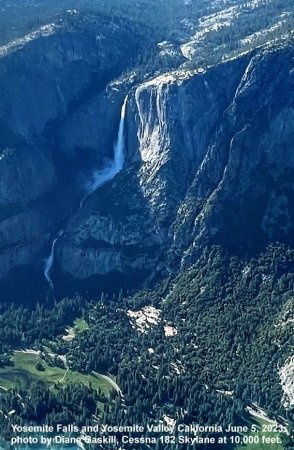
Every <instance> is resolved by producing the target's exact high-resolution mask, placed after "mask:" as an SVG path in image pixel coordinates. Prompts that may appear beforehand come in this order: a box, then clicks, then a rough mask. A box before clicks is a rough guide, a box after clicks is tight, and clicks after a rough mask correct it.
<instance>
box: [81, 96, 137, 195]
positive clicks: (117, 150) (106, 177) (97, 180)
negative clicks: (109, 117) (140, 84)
mask: <svg viewBox="0 0 294 450" xmlns="http://www.w3.org/2000/svg"><path fill="white" fill-rule="evenodd" d="M127 99H128V97H127V96H126V97H125V99H124V102H123V104H122V108H121V113H120V122H119V128H118V134H117V140H116V142H115V144H114V148H113V150H114V158H113V161H111V162H110V163H109V164H107V165H106V167H104V168H103V169H101V170H97V171H96V172H94V174H93V180H92V182H90V183H89V184H88V193H87V196H86V197H88V195H90V194H91V193H92V192H94V191H95V190H96V189H97V188H98V187H100V186H102V185H103V184H104V183H106V182H107V181H110V180H112V179H113V178H114V177H115V175H116V174H117V173H118V172H119V171H120V170H121V169H122V168H123V164H124V131H125V115H126V105H127ZM86 197H85V198H84V200H83V202H84V201H85V199H86Z"/></svg>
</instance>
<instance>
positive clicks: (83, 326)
mask: <svg viewBox="0 0 294 450" xmlns="http://www.w3.org/2000/svg"><path fill="white" fill-rule="evenodd" d="M88 328H89V325H88V324H87V322H86V321H85V320H84V319H76V320H75V321H74V330H75V332H76V333H82V332H83V331H86V330H88Z"/></svg>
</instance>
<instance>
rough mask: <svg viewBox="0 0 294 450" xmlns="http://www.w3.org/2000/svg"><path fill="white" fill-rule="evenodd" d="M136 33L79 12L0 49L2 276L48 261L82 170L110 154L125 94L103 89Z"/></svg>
mask: <svg viewBox="0 0 294 450" xmlns="http://www.w3.org/2000/svg"><path fill="white" fill-rule="evenodd" d="M134 32H136V30H134V29H133V28H132V27H131V26H130V25H129V24H128V23H127V22H126V21H123V20H120V21H119V20H118V21H117V23H116V24H115V23H112V24H110V23H109V21H108V20H107V18H101V17H92V16H82V15H79V14H77V15H76V16H74V17H73V16H72V15H71V16H70V17H68V18H66V17H63V19H62V20H61V18H59V19H58V18H57V19H56V22H55V23H54V24H49V25H46V26H43V27H41V28H40V29H39V30H37V31H34V32H33V33H31V34H28V35H26V36H24V37H23V38H20V39H17V40H16V41H13V42H10V43H9V44H8V45H6V46H3V47H0V92H1V94H0V229H1V231H0V253H1V268H0V277H2V276H4V275H6V274H8V273H9V270H10V269H12V268H14V267H17V266H24V265H28V264H33V265H36V266H42V264H43V258H44V256H45V254H46V253H47V252H48V251H49V246H50V241H51V239H52V236H54V234H55V233H56V232H57V230H58V227H59V226H60V223H62V222H63V221H64V220H65V219H66V217H67V215H68V214H70V213H71V212H72V211H73V210H74V208H75V207H76V206H75V205H76V204H77V203H78V198H79V196H80V195H81V194H80V190H81V186H80V185H79V183H81V182H82V180H83V178H82V177H79V174H80V172H81V170H85V171H87V170H89V167H91V168H92V170H93V168H94V167H96V166H98V167H99V164H100V165H101V164H102V163H103V160H104V158H105V157H111V156H112V155H111V153H112V142H113V139H114V136H115V133H116V129H115V128H116V126H115V127H114V128H113V129H112V127H111V126H110V124H111V123H115V124H116V123H117V122H118V120H119V103H120V102H119V100H120V94H118V99H117V98H116V93H115V92H112V91H110V92H109V93H106V92H105V87H106V85H107V84H108V83H109V81H110V80H112V78H113V77H114V76H115V74H119V73H120V72H121V71H122V70H123V69H124V68H125V67H126V66H127V65H128V64H129V60H130V58H132V57H133V55H134V54H135V53H136V52H137V51H138V49H139V48H140V37H138V39H137V40H136V41H132V43H131V44H130V33H132V35H133V34H134ZM108 121H109V122H108ZM106 128H107V129H108V132H106ZM81 161H82V162H83V163H81ZM60 191H62V192H63V195H60Z"/></svg>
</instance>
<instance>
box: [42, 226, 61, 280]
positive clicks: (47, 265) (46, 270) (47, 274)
mask: <svg viewBox="0 0 294 450" xmlns="http://www.w3.org/2000/svg"><path fill="white" fill-rule="evenodd" d="M62 235H63V230H60V231H59V233H58V235H57V236H56V238H55V239H54V241H53V242H52V246H51V252H50V255H49V256H48V258H47V259H46V260H45V267H44V275H45V278H46V280H47V281H48V283H49V284H50V287H51V288H52V289H54V286H53V283H52V280H51V278H50V272H51V269H52V266H53V264H54V254H55V245H56V242H57V241H58V239H59V238H60V237H61V236H62Z"/></svg>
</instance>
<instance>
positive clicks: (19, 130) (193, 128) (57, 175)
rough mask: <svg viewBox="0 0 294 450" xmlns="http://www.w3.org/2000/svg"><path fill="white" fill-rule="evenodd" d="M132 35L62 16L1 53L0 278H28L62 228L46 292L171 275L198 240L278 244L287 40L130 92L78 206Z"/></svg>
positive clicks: (289, 97) (292, 136)
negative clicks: (111, 171) (119, 142)
mask: <svg viewBox="0 0 294 450" xmlns="http://www.w3.org/2000/svg"><path fill="white" fill-rule="evenodd" d="M121 20H122V19H121ZM134 32H138V30H134V29H130V28H129V26H128V24H126V23H125V22H124V23H121V22H120V21H118V23H117V24H116V25H115V27H114V26H113V24H109V23H108V22H107V21H105V20H104V19H102V18H100V19H99V18H98V19H97V18H95V19H93V20H92V18H91V19H90V18H89V17H88V18H81V17H75V16H74V17H71V18H70V20H69V21H68V23H65V22H57V23H55V24H51V25H46V26H45V27H42V28H41V29H40V30H38V31H37V32H34V33H32V34H31V35H27V36H26V37H25V38H23V39H18V40H17V41H15V42H12V43H10V44H9V45H7V46H6V47H1V48H0V55H1V58H0V131H1V133H0V207H1V209H0V250H1V252H0V255H1V256H0V279H1V278H3V277H5V276H7V274H8V275H9V273H10V271H11V270H12V269H15V268H17V267H19V266H30V265H35V266H36V267H39V268H41V267H42V265H43V259H44V257H45V256H46V255H48V253H49V249H50V244H51V243H52V239H53V237H54V236H55V235H56V234H57V232H58V230H59V229H61V228H62V229H64V234H63V236H62V238H60V239H59V240H58V242H57V243H56V255H55V256H56V258H55V265H54V273H53V278H54V279H55V281H56V286H62V285H64V284H65V285H70V284H72V285H73V286H74V288H78V289H79V288H82V289H84V288H87V287H88V286H89V283H90V281H91V283H90V284H91V285H92V284H93V286H94V290H93V292H95V289H96V288H97V280H99V283H100V282H101V280H103V279H105V280H106V279H108V276H109V277H112V278H113V277H114V276H117V278H116V279H117V286H118V288H119V286H120V285H121V284H123V285H124V286H134V285H136V286H138V285H140V284H142V283H143V282H144V281H146V282H150V281H151V280H152V279H153V278H156V277H157V276H158V275H161V274H165V275H166V274H167V273H172V272H174V271H176V270H178V269H179V268H180V267H186V266H188V265H189V264H190V263H191V262H193V261H195V259H197V257H198V255H199V252H200V251H201V249H202V248H203V247H204V246H205V245H207V244H219V245H221V246H223V247H225V248H227V249H228V250H229V251H231V252H233V253H238V254H243V253H244V252H245V250H246V252H247V253H248V252H249V253H250V252H254V251H257V250H259V249H261V248H262V247H263V246H265V245H266V244H267V243H268V242H272V241H275V240H278V241H282V242H289V241H290V242H291V239H292V238H291V236H292V235H293V211H294V205H293V181H294V180H293V175H294V171H293V168H294V167H293V165H294V157H293V151H292V150H293V140H294V130H293V119H294V117H293V115H294V109H293V94H292V93H293V77H294V71H293V67H292V65H291V64H292V63H291V61H292V57H293V45H292V44H291V43H289V42H288V43H285V42H284V43H283V45H282V44H280V45H279V44H276V45H275V46H271V47H270V46H264V47H263V48H259V49H257V50H254V51H252V52H251V53H247V54H245V55H241V56H239V57H237V58H235V59H231V60H228V61H226V62H224V63H222V64H218V65H215V66H213V67H211V68H209V69H207V70H206V71H204V70H198V71H197V70H188V69H187V68H185V69H178V70H170V71H169V72H168V73H166V74H161V75H157V76H156V77H155V78H153V79H149V80H148V81H145V82H143V83H141V84H137V85H134V84H133V87H131V88H130V89H129V92H128V101H127V112H126V119H125V120H126V122H125V130H126V133H125V164H124V169H123V170H122V171H121V172H120V173H119V174H118V175H117V176H116V177H115V178H114V179H113V180H112V181H111V182H108V183H107V184H105V185H104V186H102V187H101V188H99V189H98V190H97V191H95V192H94V193H93V194H91V195H90V196H89V197H88V198H87V200H86V202H85V204H84V206H83V208H82V209H79V208H78V204H79V200H80V198H81V195H82V194H81V184H82V183H85V181H86V180H88V179H89V177H91V173H92V172H93V170H94V169H95V168H99V167H101V166H103V164H105V161H106V160H107V158H108V159H109V158H112V157H113V144H114V141H115V138H116V135H117V128H118V123H119V111H120V107H121V104H122V101H123V98H124V95H125V92H122V91H123V90H124V89H121V86H124V84H123V83H122V84H120V83H117V84H115V83H113V84H112V85H109V82H110V81H111V80H113V78H115V76H116V75H118V74H120V73H121V72H122V71H123V69H124V68H125V67H126V66H127V65H128V58H132V57H133V55H134V54H135V53H136V52H137V51H138V50H139V49H140V38H138V39H137V41H136V42H134V39H133V36H134ZM130 36H132V39H131V42H132V44H130ZM138 36H140V33H139V32H138ZM134 83H135V82H134ZM44 87H46V89H44ZM92 281H93V283H92Z"/></svg>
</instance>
